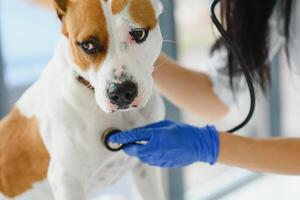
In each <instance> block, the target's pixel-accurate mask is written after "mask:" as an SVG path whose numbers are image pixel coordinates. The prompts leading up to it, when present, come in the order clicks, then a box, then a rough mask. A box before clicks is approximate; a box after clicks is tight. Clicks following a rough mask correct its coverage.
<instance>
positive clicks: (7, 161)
mask: <svg viewBox="0 0 300 200" xmlns="http://www.w3.org/2000/svg"><path fill="white" fill-rule="evenodd" d="M49 160H50V157H49V154H48V152H47V150H46V148H45V146H44V144H43V142H42V139H41V137H40V134H39V130H38V122H37V120H36V119H35V118H31V119H27V118H25V117H24V116H22V115H21V113H20V112H19V110H18V109H17V108H14V109H13V110H12V111H11V113H10V114H9V115H8V116H7V117H6V118H4V119H3V120H2V121H1V122H0V193H1V192H2V193H3V194H4V195H5V196H7V197H10V198H13V197H16V196H19V195H21V194H22V193H24V192H26V191H27V190H28V189H30V188H31V187H32V186H33V184H34V183H36V182H40V181H42V180H44V179H45V178H46V176H47V170H48V165H49Z"/></svg>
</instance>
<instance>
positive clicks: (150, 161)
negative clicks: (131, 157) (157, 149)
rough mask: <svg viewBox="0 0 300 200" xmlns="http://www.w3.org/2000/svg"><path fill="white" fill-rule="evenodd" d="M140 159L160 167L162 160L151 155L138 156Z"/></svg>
mask: <svg viewBox="0 0 300 200" xmlns="http://www.w3.org/2000/svg"><path fill="white" fill-rule="evenodd" d="M139 159H140V161H142V162H143V163H146V164H148V165H151V166H155V167H160V166H161V165H162V164H163V161H160V160H156V159H154V158H153V157H152V156H145V157H140V158H139Z"/></svg>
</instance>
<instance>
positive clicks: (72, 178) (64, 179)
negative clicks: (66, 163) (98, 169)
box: [48, 160, 87, 200]
mask: <svg viewBox="0 0 300 200" xmlns="http://www.w3.org/2000/svg"><path fill="white" fill-rule="evenodd" d="M48 179H49V182H50V185H51V187H52V191H53V195H54V199H55V200H87V198H86V194H85V187H84V184H83V181H81V180H80V174H76V175H75V174H74V173H71V172H70V171H68V169H67V168H65V167H63V166H62V165H61V164H60V163H59V162H57V161H55V160H51V162H50V166H49V170H48Z"/></svg>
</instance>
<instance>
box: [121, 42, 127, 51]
mask: <svg viewBox="0 0 300 200" xmlns="http://www.w3.org/2000/svg"><path fill="white" fill-rule="evenodd" d="M128 49H129V45H128V43H127V42H122V43H121V44H120V50H121V51H123V52H127V51H128Z"/></svg>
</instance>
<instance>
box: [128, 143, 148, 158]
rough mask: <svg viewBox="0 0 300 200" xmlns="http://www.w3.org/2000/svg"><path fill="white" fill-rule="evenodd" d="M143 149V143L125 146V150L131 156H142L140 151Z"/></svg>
mask: <svg viewBox="0 0 300 200" xmlns="http://www.w3.org/2000/svg"><path fill="white" fill-rule="evenodd" d="M141 149H143V145H142V144H128V145H125V146H124V147H123V151H124V152H125V153H126V154H128V155H129V156H134V157H140V155H139V152H140V150H141Z"/></svg>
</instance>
